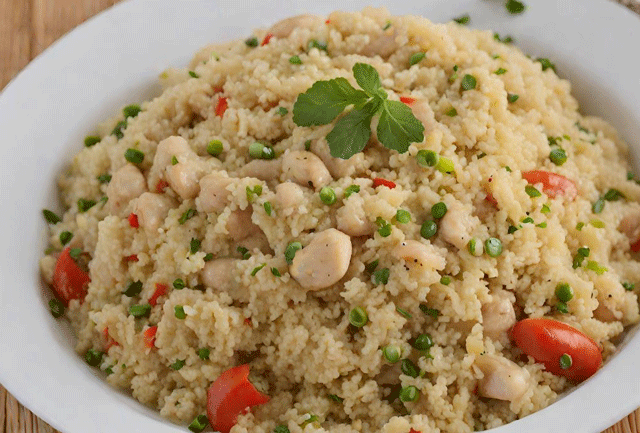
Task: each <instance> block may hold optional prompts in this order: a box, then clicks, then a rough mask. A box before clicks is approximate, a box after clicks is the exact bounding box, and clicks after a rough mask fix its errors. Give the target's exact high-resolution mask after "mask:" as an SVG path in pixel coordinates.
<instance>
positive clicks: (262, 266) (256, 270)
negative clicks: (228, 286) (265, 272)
mask: <svg viewBox="0 0 640 433" xmlns="http://www.w3.org/2000/svg"><path fill="white" fill-rule="evenodd" d="M265 266H267V264H266V263H263V264H261V265H259V266H256V267H255V268H253V270H252V271H251V276H252V277H255V276H256V274H257V273H258V272H259V271H260V269H262V268H264V267H265Z"/></svg>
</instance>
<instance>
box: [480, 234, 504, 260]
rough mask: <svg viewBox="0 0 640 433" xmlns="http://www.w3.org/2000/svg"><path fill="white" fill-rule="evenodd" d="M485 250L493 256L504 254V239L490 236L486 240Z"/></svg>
mask: <svg viewBox="0 0 640 433" xmlns="http://www.w3.org/2000/svg"><path fill="white" fill-rule="evenodd" d="M484 250H485V251H486V252H487V254H488V255H489V256H491V257H498V256H499V255H500V254H502V241H501V240H500V239H498V238H489V239H487V240H486V241H484Z"/></svg>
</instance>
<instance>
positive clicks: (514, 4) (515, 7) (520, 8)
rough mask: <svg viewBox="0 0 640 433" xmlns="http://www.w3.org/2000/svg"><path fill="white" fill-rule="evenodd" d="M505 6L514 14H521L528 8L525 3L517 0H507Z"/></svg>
mask: <svg viewBox="0 0 640 433" xmlns="http://www.w3.org/2000/svg"><path fill="white" fill-rule="evenodd" d="M505 7H506V8H507V11H508V12H509V13H510V14H512V15H517V14H521V13H522V12H524V10H525V9H526V6H525V4H524V3H522V2H519V1H517V0H507V2H506V3H505Z"/></svg>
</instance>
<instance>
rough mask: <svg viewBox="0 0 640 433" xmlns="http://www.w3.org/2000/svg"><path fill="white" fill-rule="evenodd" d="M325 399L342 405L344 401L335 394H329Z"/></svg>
mask: <svg viewBox="0 0 640 433" xmlns="http://www.w3.org/2000/svg"><path fill="white" fill-rule="evenodd" d="M327 397H329V399H331V400H333V401H335V402H336V403H342V402H343V401H344V398H341V397H338V396H337V395H335V394H329V395H328V396H327Z"/></svg>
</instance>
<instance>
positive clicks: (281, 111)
mask: <svg viewBox="0 0 640 433" xmlns="http://www.w3.org/2000/svg"><path fill="white" fill-rule="evenodd" d="M287 113H289V110H287V109H286V108H285V107H278V114H279V115H280V116H283V117H284V116H286V115H287Z"/></svg>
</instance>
